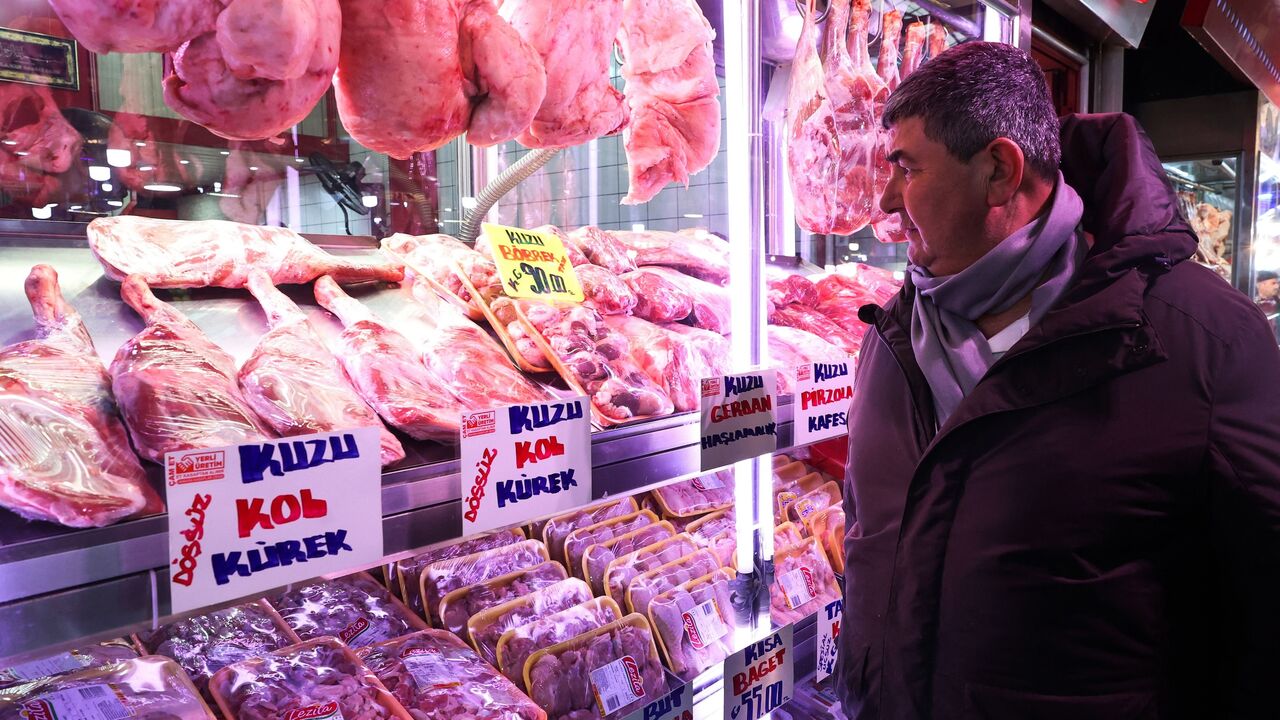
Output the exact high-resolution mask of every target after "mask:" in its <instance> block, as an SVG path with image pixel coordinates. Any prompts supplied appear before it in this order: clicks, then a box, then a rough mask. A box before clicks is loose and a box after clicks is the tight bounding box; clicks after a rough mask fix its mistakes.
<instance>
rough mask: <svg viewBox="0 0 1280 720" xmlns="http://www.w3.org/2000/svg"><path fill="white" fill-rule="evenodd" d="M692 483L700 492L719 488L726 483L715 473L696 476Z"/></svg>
mask: <svg viewBox="0 0 1280 720" xmlns="http://www.w3.org/2000/svg"><path fill="white" fill-rule="evenodd" d="M690 484H691V485H693V489H694V490H697V491H698V492H709V491H711V490H719V489H720V488H722V487H724V483H722V482H720V478H718V477H716V476H715V475H703V476H702V477H697V478H694V479H693V482H692V483H690Z"/></svg>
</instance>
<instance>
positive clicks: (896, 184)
mask: <svg viewBox="0 0 1280 720" xmlns="http://www.w3.org/2000/svg"><path fill="white" fill-rule="evenodd" d="M901 209H902V169H901V168H898V167H895V168H893V172H892V173H891V174H890V175H889V184H888V185H885V186H884V192H883V193H881V195H880V210H881V211H882V212H883V213H884V214H886V215H892V214H893V213H895V212H898V211H899V210H901Z"/></svg>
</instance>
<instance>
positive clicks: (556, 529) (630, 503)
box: [542, 498, 640, 562]
mask: <svg viewBox="0 0 1280 720" xmlns="http://www.w3.org/2000/svg"><path fill="white" fill-rule="evenodd" d="M639 509H640V507H639V506H638V505H636V501H635V500H633V499H632V498H623V499H621V500H615V501H613V502H607V503H601V504H600V505H593V506H591V507H588V508H582V509H581V510H574V511H573V512H570V513H565V514H564V515H557V516H555V517H553V518H551V519H550V520H548V521H547V523H546V525H544V526H543V528H542V540H543V541H544V542H546V544H547V552H549V553H551V559H552V560H558V561H560V562H564V541H565V540H566V539H567V538H568V537H569V533H572V532H573V531H574V530H577V529H578V528H584V527H587V526H589V525H595V524H596V523H599V522H604V521H605V520H610V519H612V518H617V517H622V516H623V515H630V514H631V513H633V512H636V511H637V510H639Z"/></svg>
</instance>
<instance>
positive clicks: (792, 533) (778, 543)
mask: <svg viewBox="0 0 1280 720" xmlns="http://www.w3.org/2000/svg"><path fill="white" fill-rule="evenodd" d="M802 542H804V532H803V531H802V530H801V529H800V526H798V525H796V524H795V523H793V522H784V523H782V524H780V525H774V526H773V546H774V547H775V548H784V547H790V546H791V545H795V544H797V543H802Z"/></svg>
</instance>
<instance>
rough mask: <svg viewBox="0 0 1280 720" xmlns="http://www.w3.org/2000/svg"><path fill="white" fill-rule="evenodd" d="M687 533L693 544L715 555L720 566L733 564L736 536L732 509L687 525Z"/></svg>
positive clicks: (736, 544) (736, 542) (736, 543)
mask: <svg viewBox="0 0 1280 720" xmlns="http://www.w3.org/2000/svg"><path fill="white" fill-rule="evenodd" d="M688 532H689V536H690V537H691V538H693V542H694V543H696V544H697V545H698V546H699V547H703V548H707V549H708V550H711V551H712V552H713V553H715V556H716V558H717V559H719V560H720V562H721V564H724V565H731V564H733V555H734V551H735V550H737V547H738V534H737V527H736V525H735V519H734V515H733V509H732V508H730V509H728V510H721V511H720V512H718V513H712V514H710V515H707V516H705V517H702V518H700V519H699V520H697V521H696V522H692V523H689V527H688Z"/></svg>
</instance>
